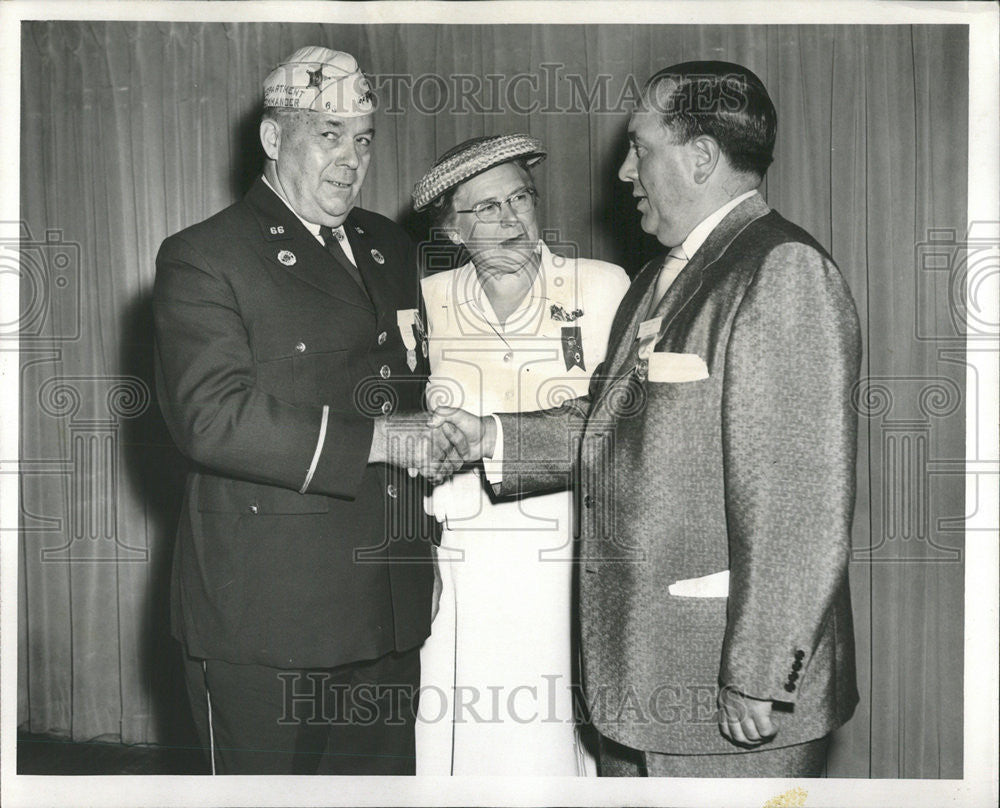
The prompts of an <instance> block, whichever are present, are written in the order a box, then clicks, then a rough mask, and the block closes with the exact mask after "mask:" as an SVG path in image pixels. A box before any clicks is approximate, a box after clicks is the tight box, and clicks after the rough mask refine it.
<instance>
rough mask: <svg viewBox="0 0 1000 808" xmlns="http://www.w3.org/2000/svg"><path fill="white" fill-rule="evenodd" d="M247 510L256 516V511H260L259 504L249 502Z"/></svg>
mask: <svg viewBox="0 0 1000 808" xmlns="http://www.w3.org/2000/svg"><path fill="white" fill-rule="evenodd" d="M248 510H249V511H250V513H252V514H254V515H255V516H256V515H257V514H258V513H260V506H259V505H258V504H257V503H256V502H251V503H250V507H249V508H248Z"/></svg>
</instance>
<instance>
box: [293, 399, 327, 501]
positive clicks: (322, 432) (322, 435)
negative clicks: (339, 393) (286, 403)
mask: <svg viewBox="0 0 1000 808" xmlns="http://www.w3.org/2000/svg"><path fill="white" fill-rule="evenodd" d="M329 419H330V407H329V405H327V404H324V405H323V418H322V420H321V421H320V422H319V438H318V439H317V441H316V451H315V452H313V459H312V463H310V464H309V471H307V472H306V481H305V482H304V483H302V487H301V488H300V489H299V493H300V494H304V493H305V492H306V489H307V488H308V487H309V483H311V482H312V478H313V475H314V474H315V473H316V466H317V465H319V456H320V455H321V454H323V444H324V443H326V422H327V421H328V420H329Z"/></svg>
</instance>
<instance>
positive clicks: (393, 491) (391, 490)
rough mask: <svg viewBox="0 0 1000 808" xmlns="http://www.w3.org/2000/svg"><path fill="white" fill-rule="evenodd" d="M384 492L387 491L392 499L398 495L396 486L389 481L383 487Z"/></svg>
mask: <svg viewBox="0 0 1000 808" xmlns="http://www.w3.org/2000/svg"><path fill="white" fill-rule="evenodd" d="M385 493H387V494H388V495H389V496H390V497H392V498H393V499H395V498H396V497H398V496H399V492H398V491H397V490H396V486H394V485H393V484H392V483H389V485H387V486H386V487H385Z"/></svg>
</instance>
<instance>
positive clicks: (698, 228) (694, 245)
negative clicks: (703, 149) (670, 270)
mask: <svg viewBox="0 0 1000 808" xmlns="http://www.w3.org/2000/svg"><path fill="white" fill-rule="evenodd" d="M756 193H757V189H756V188H754V189H753V190H752V191H747V192H746V193H744V194H740V195H739V196H737V197H734V198H733V199H730V200H729V201H728V202H727V203H726V204H725V205H723V206H722V207H721V208H719V209H718V210H716V211H715V212H714V213H710V214H709V215H708V216H706V217H705V218H704V219H702V220H701V221H700V222H698V224H696V225H695V226H694V229H693V230H692V231H691V232H690V233H688V235H687V238H686V239H684V241H682V242H681V245H680V246H681V248H682V249H683V250H684V255H686V256H687V258H688V260H690V259H691V257H692V256H693V255H694V254H695V253H696V252H698V250H699V249H700V248H701V245H702V244H704V243H705V239H707V238H708V237H709V236H710V235H711V234H712V231H713V230H715V228H716V227H718V226H719V223H720V222H721V221H722V220H723V219H725V218H726V216H727V215H728V214H729V211H731V210H732V209H733V208H735V207H736V206H737V205H739V204H740V202H742V201H743V200H745V199H749V198H750V197H751V196H754V195H755V194H756Z"/></svg>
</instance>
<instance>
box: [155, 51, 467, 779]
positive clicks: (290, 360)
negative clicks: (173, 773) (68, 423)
mask: <svg viewBox="0 0 1000 808" xmlns="http://www.w3.org/2000/svg"><path fill="white" fill-rule="evenodd" d="M264 107H265V110H264V115H263V118H262V121H261V124H260V138H261V143H262V144H263V147H264V151H265V153H266V158H267V159H266V164H265V168H264V174H263V176H262V177H261V178H259V179H258V180H257V181H256V183H255V184H254V185H253V187H252V188H251V189H250V192H249V193H248V194H247V195H246V197H245V198H244V199H243V200H242V201H240V202H237V203H236V204H234V205H232V206H231V207H229V208H227V209H226V210H223V211H222V212H220V213H218V214H216V215H215V216H212V217H211V218H209V219H207V220H206V221H204V222H201V223H199V224H196V225H194V226H193V227H189V228H187V229H186V230H183V231H181V232H180V233H177V234H175V235H173V236H171V237H170V238H168V239H167V240H166V241H165V242H164V243H163V245H162V247H161V248H160V252H159V255H158V256H157V274H156V286H155V293H154V310H155V318H156V337H157V347H156V360H157V388H158V394H159V399H160V406H161V408H162V410H163V413H164V417H165V418H166V421H167V424H168V425H169V428H170V431H171V434H172V435H173V437H174V439H175V440H176V442H177V444H178V446H179V447H180V448H181V450H182V451H183V452H184V454H185V455H187V456H188V457H189V458H190V459H191V460H192V461H193V462H194V469H193V470H192V472H191V473H190V474H189V476H188V480H187V488H186V494H185V498H184V504H183V509H182V514H181V519H180V525H179V528H178V543H177V548H176V553H175V557H174V568H173V587H172V618H173V620H172V622H173V627H174V633H175V636H177V638H178V639H180V640H181V642H182V643H183V645H184V651H185V658H186V670H187V685H188V692H189V695H190V698H191V704H192V709H193V713H194V716H195V722H196V725H197V726H198V729H199V732H200V734H201V737H202V740H203V742H204V744H205V746H206V748H208V749H210V750H211V756H212V765H213V771H219V772H223V773H270V774H279V773H312V772H319V773H328V774H408V773H413V765H414V764H413V722H414V712H415V707H416V705H415V703H414V701H415V695H416V692H417V688H418V686H419V654H418V650H419V647H420V645H421V643H422V642H423V640H424V638H425V637H427V635H428V634H429V632H430V620H431V600H432V581H433V570H432V565H431V563H430V560H431V553H430V548H431V539H432V536H433V531H434V525H433V523H432V520H428V518H427V517H426V516H425V515H424V513H423V509H422V495H423V479H422V478H420V477H417V476H416V474H415V471H414V470H420V471H421V472H422V473H423V474H424V475H425V476H427V477H430V478H434V477H437V476H438V475H439V474H440V475H443V474H445V473H447V472H448V471H449V470H450V468H451V467H453V466H454V464H456V463H460V460H459V459H458V455H457V454H456V452H455V451H454V449H452V448H450V444H449V443H448V441H447V438H446V436H445V435H444V434H443V433H441V432H432V431H431V430H429V429H427V427H426V416H425V415H423V414H420V413H419V410H420V407H421V395H422V390H423V384H424V381H425V378H426V376H425V369H424V367H423V361H424V359H423V356H422V354H421V351H420V350H419V347H420V343H421V340H422V334H421V333H420V324H419V323H420V321H419V318H418V317H417V316H416V310H417V307H418V298H417V295H418V291H417V290H418V287H417V278H416V260H415V251H414V248H413V245H412V244H411V242H410V240H409V239H408V238H407V236H406V235H405V233H404V232H403V231H402V230H401V229H400V228H399V227H398V226H396V225H395V224H393V223H392V222H390V221H389V220H388V219H386V218H384V217H382V216H379V215H378V214H376V213H372V212H370V211H366V210H362V209H360V208H356V207H355V201H356V199H357V196H358V192H359V191H360V189H361V185H362V183H363V182H364V179H365V174H366V173H367V169H368V165H369V161H370V159H371V148H372V138H373V136H374V128H373V127H374V118H373V98H372V94H371V91H370V88H369V85H368V82H367V81H366V79H365V78H364V76H363V75H362V73H361V72H360V71H359V69H358V65H357V62H356V61H355V60H354V58H353V57H352V56H350V55H348V54H346V53H341V52H337V51H332V50H329V49H327V48H321V47H308V48H302V49H300V50H299V51H296V53H294V54H293V55H292V56H291V57H289V59H288V60H286V62H284V63H283V64H281V65H279V67H278V68H276V69H275V70H274V71H273V72H272V73H271V74H270V75H269V76H268V78H267V80H266V81H265V85H264ZM408 413H409V414H408ZM390 461H391V462H393V463H395V464H397V465H396V466H393V465H389V462H390ZM406 467H409V468H410V469H411V471H410V474H407V473H406V472H405V471H403V470H402V468H406Z"/></svg>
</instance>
